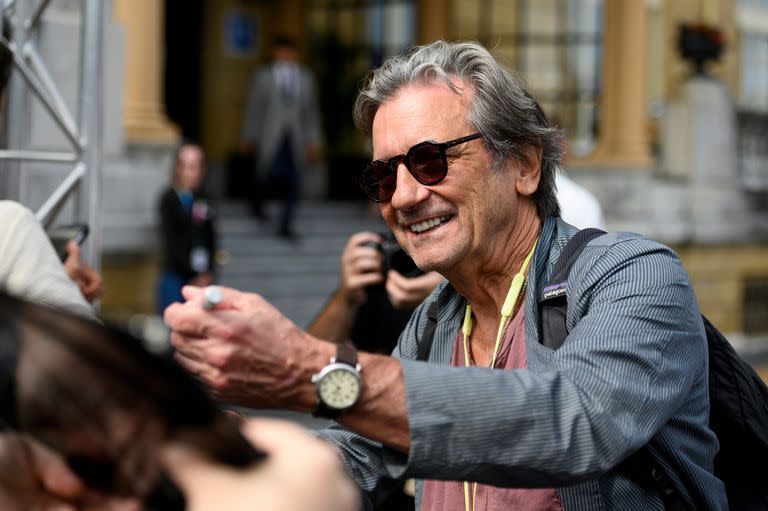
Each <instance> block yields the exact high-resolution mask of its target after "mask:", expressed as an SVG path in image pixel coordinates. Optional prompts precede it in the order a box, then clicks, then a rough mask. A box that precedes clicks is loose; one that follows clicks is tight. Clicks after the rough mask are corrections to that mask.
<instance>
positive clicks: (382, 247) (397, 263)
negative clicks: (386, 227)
mask: <svg viewBox="0 0 768 511" xmlns="http://www.w3.org/2000/svg"><path fill="white" fill-rule="evenodd" d="M379 236H381V241H380V242H378V241H366V242H364V243H362V246H364V247H373V248H375V249H376V250H378V251H379V252H381V255H382V259H383V262H382V273H384V274H385V275H386V273H387V271H389V270H395V271H396V272H398V273H399V274H400V275H402V276H403V277H407V278H413V277H418V276H419V275H422V274H423V273H424V272H423V271H421V270H420V269H419V267H418V266H416V263H414V262H413V259H411V256H409V255H408V254H407V253H406V252H405V250H403V247H401V246H400V244H399V243H397V241H396V240H395V237H394V236H393V235H392V234H391V233H380V234H379Z"/></svg>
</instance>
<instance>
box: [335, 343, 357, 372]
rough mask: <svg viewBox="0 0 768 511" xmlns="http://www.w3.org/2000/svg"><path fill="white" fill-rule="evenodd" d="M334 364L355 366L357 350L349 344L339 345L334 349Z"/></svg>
mask: <svg viewBox="0 0 768 511" xmlns="http://www.w3.org/2000/svg"><path fill="white" fill-rule="evenodd" d="M336 362H341V363H342V364H349V365H351V366H352V367H355V366H357V349H355V347H354V346H352V345H351V344H339V347H338V348H337V349H336Z"/></svg>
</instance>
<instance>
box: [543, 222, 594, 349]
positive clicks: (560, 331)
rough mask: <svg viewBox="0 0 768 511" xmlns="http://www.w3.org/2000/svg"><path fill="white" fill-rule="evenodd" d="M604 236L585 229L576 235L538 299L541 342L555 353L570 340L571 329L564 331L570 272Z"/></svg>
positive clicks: (559, 258) (561, 255)
mask: <svg viewBox="0 0 768 511" xmlns="http://www.w3.org/2000/svg"><path fill="white" fill-rule="evenodd" d="M603 234H605V231H602V230H600V229H593V228H589V229H583V230H581V231H579V232H577V233H576V234H574V235H573V237H572V238H571V239H569V240H568V243H566V244H565V247H563V251H562V252H560V257H558V258H557V261H556V262H555V266H554V268H553V270H552V271H553V272H554V276H553V277H552V279H551V280H550V281H549V283H548V284H547V285H546V286H544V290H543V292H542V295H541V298H540V299H539V321H540V322H541V323H540V325H539V332H540V333H541V338H540V342H541V344H542V345H543V346H546V347H547V348H550V349H553V350H556V349H558V348H559V347H560V346H562V345H563V342H565V338H566V337H568V329H567V328H566V327H565V313H566V310H567V309H568V302H567V300H566V287H567V282H568V274H570V273H571V268H572V267H573V264H574V263H575V262H576V259H578V258H579V256H580V255H581V252H582V251H583V250H584V247H586V246H587V243H589V242H590V241H592V240H593V239H595V238H597V237H598V236H602V235H603Z"/></svg>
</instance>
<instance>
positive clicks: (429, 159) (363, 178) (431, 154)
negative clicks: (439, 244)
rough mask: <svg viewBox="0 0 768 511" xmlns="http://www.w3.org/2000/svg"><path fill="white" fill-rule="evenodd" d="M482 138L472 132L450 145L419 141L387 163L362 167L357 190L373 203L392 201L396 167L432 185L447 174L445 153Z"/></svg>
mask: <svg viewBox="0 0 768 511" xmlns="http://www.w3.org/2000/svg"><path fill="white" fill-rule="evenodd" d="M482 136H483V135H481V134H480V133H475V134H474V135H467V136H466V137H461V138H457V139H456V140H451V141H449V142H443V143H442V144H438V143H436V142H421V143H420V144H416V145H415V146H413V147H411V148H410V149H408V152H407V153H405V154H400V155H398V156H395V157H393V158H390V159H389V160H386V161H385V160H376V161H372V162H371V163H369V164H368V165H366V166H365V169H364V170H363V172H362V174H360V176H359V177H358V179H357V182H358V184H359V185H360V188H362V189H363V192H365V194H366V195H367V196H368V198H369V199H371V200H372V201H373V202H386V201H388V200H389V199H391V198H392V195H393V194H394V193H395V186H397V167H398V165H400V162H403V164H405V168H407V169H408V172H410V173H411V175H412V176H413V177H414V179H416V181H418V182H419V183H421V184H423V185H428V186H429V185H435V184H437V183H439V182H440V181H442V180H443V179H445V176H446V175H447V174H448V159H447V158H446V157H445V150H446V149H448V148H449V147H453V146H456V145H459V144H463V143H464V142H469V141H470V140H475V139H476V138H480V137H482Z"/></svg>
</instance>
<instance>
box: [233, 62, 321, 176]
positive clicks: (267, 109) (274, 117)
mask: <svg viewBox="0 0 768 511" xmlns="http://www.w3.org/2000/svg"><path fill="white" fill-rule="evenodd" d="M294 78H295V84H294V93H295V95H294V96H293V98H292V99H291V100H290V101H287V100H285V99H284V97H283V92H282V90H281V87H280V86H279V85H278V83H277V75H276V72H275V64H274V63H273V64H270V65H268V66H264V67H263V68H261V69H259V70H257V71H256V73H255V74H254V75H253V78H252V80H251V86H250V90H249V94H248V102H247V104H246V111H245V118H244V121H243V129H242V134H241V138H242V140H244V141H246V142H250V143H251V144H253V147H254V150H255V151H256V166H257V169H258V170H259V171H260V172H261V173H262V174H263V173H264V172H265V169H267V168H268V167H269V165H270V164H271V162H272V161H273V159H274V157H275V154H276V153H277V150H278V148H279V145H280V143H281V142H282V140H283V137H284V136H285V135H289V136H290V140H291V142H292V144H293V148H292V149H293V157H294V160H293V161H294V162H296V166H297V168H298V169H300V170H301V169H304V168H305V167H306V166H307V147H308V146H310V145H319V144H320V139H321V135H320V133H321V131H320V115H319V113H318V106H317V92H316V87H315V80H314V78H313V76H312V74H311V73H310V71H309V70H308V69H306V68H304V67H302V66H298V65H297V68H296V73H295V77H294Z"/></svg>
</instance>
